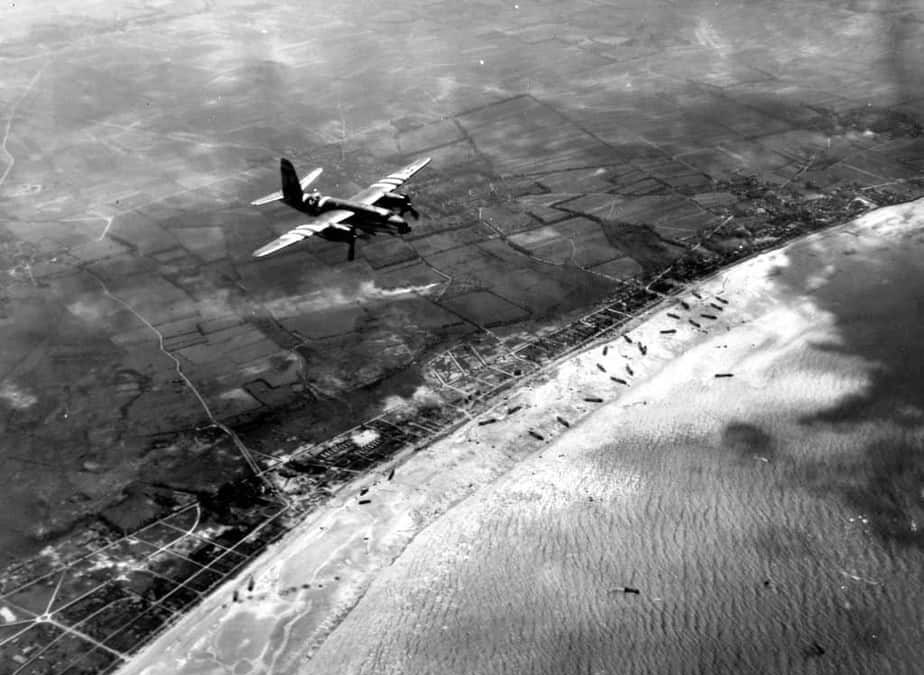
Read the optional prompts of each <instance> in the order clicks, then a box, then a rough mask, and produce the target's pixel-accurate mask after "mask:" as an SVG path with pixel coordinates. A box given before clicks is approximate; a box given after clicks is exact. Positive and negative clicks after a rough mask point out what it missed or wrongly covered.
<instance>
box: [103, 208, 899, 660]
mask: <svg viewBox="0 0 924 675" xmlns="http://www.w3.org/2000/svg"><path fill="white" fill-rule="evenodd" d="M892 208H893V210H894V209H895V208H902V207H892ZM861 218H862V217H861ZM851 227H855V223H854V221H851V222H849V223H846V224H843V225H839V226H835V227H832V228H828V229H826V230H824V231H821V232H814V233H811V234H809V235H806V236H805V237H802V238H799V239H798V240H796V242H798V243H800V244H801V243H805V242H812V241H813V240H817V239H818V238H824V237H831V236H834V235H835V234H837V233H840V232H846V231H849V230H850V229H851ZM793 243H794V242H793V241H790V242H787V243H786V244H785V245H784V246H782V247H780V248H779V249H775V250H774V251H771V252H764V253H761V254H758V255H757V256H754V257H751V258H749V259H748V260H745V261H742V262H740V263H736V264H735V265H733V266H732V267H730V268H726V269H724V270H721V271H719V272H717V273H715V274H714V275H712V276H711V277H710V278H707V279H704V280H702V281H700V282H698V283H697V285H696V288H704V287H711V286H716V284H717V283H718V281H719V280H720V279H721V277H723V276H724V275H728V274H730V273H731V272H732V271H733V270H741V269H742V268H743V267H746V266H747V265H749V264H753V261H754V260H755V259H756V258H757V257H759V256H773V255H779V252H780V251H782V250H783V249H784V248H785V247H786V246H789V245H792V244H793ZM739 273H740V272H739ZM719 286H720V287H721V284H719ZM694 290H695V288H694V289H692V290H689V291H688V292H687V294H686V295H684V294H681V295H683V297H682V298H680V300H682V301H684V302H688V303H690V302H691V301H692V302H694V303H695V302H701V301H700V300H698V299H697V298H695V296H693V295H691V293H692V292H693V291H694ZM719 292H721V291H719ZM700 294H701V295H703V300H702V302H706V301H707V300H711V299H712V298H713V297H714V296H715V295H717V294H718V293H715V292H712V294H711V295H707V294H706V293H700ZM680 300H675V299H665V300H662V301H661V302H660V303H658V304H657V305H656V306H655V307H653V308H652V309H650V310H648V311H647V312H646V313H645V315H644V316H642V317H639V321H638V325H636V326H635V327H634V328H629V329H627V332H630V333H633V332H635V333H636V334H635V337H633V338H632V339H633V343H631V344H630V343H628V342H626V341H625V340H624V339H623V338H621V337H619V336H618V335H617V336H614V337H613V338H612V339H611V340H610V341H609V342H608V345H609V347H610V349H611V350H612V353H611V355H610V356H611V358H612V356H614V355H616V354H618V355H619V356H620V357H622V358H624V359H625V360H626V361H627V362H629V363H634V364H635V365H634V366H630V368H632V373H633V375H629V373H628V372H625V370H623V371H621V372H620V374H612V375H610V374H609V369H608V365H609V364H603V363H599V361H600V359H601V356H600V355H598V354H596V353H594V352H595V350H597V349H598V348H599V347H600V346H601V345H602V342H603V341H604V340H601V343H600V344H597V345H592V346H590V347H588V348H586V349H584V350H582V351H581V352H579V353H572V354H570V355H566V356H563V357H562V358H561V360H556V361H555V362H553V363H551V364H549V365H548V366H547V368H548V369H549V370H550V371H552V370H554V371H555V372H554V374H552V373H551V372H550V373H548V374H547V379H546V380H545V381H542V379H543V378H542V377H540V376H539V374H538V373H537V374H535V375H533V376H531V378H530V379H531V381H530V382H528V383H524V384H523V385H522V386H521V387H520V388H518V389H517V390H516V391H509V392H507V394H506V395H505V396H504V397H503V399H502V400H501V401H498V402H497V403H496V404H495V405H494V406H492V407H491V408H490V409H489V411H490V410H497V409H499V408H501V407H507V408H508V409H510V408H515V407H516V406H518V405H521V406H523V407H522V408H521V409H520V410H518V411H517V412H516V413H514V414H513V415H512V416H507V417H506V418H505V419H503V420H499V422H498V423H492V424H485V425H478V421H479V419H475V420H472V421H469V422H467V423H465V424H463V425H462V426H461V427H459V428H457V429H455V430H454V431H453V432H451V433H450V434H449V435H448V436H447V437H444V438H443V439H442V440H440V441H437V442H436V443H435V444H433V445H432V446H430V447H428V448H426V449H424V450H421V451H419V452H415V453H411V455H410V456H409V457H408V459H407V460H405V461H404V463H403V464H400V465H396V469H395V475H394V478H393V480H391V481H388V480H383V478H382V476H381V475H370V476H365V477H361V478H359V479H357V480H356V481H355V482H353V483H351V484H350V485H349V486H348V487H345V488H343V489H342V490H341V491H338V494H337V495H336V497H334V499H333V500H332V501H331V503H330V504H329V505H328V506H325V507H322V509H321V510H320V512H319V513H318V515H317V516H315V517H313V518H311V519H309V520H308V521H306V522H305V523H303V524H302V525H299V526H298V527H296V528H295V529H294V530H293V531H292V532H290V533H289V534H287V535H286V536H285V537H284V538H283V539H282V540H281V541H280V542H278V543H277V544H274V545H272V546H271V548H270V550H269V551H268V552H267V553H265V554H264V555H263V556H261V558H262V559H261V560H260V561H258V562H256V561H255V562H254V563H252V564H251V565H249V566H248V568H247V570H246V571H245V572H243V573H242V574H241V576H239V577H238V581H237V582H232V583H229V584H227V585H226V586H224V587H223V588H222V589H220V590H219V591H218V592H217V593H215V594H214V595H213V596H212V597H211V598H209V599H208V600H206V601H205V602H204V603H203V604H202V605H200V606H199V607H198V608H196V609H194V610H193V611H192V612H191V613H190V614H189V615H188V616H187V617H186V618H184V619H183V620H181V621H180V622H178V623H177V624H176V625H175V626H173V627H171V628H170V629H168V631H167V632H166V633H164V634H163V635H162V636H160V637H159V638H158V639H156V640H155V641H154V642H152V643H150V644H149V645H148V646H147V647H146V648H145V649H144V650H143V651H142V652H141V653H139V654H138V655H137V656H136V657H135V658H133V659H132V662H131V663H130V664H128V665H126V666H124V667H123V669H122V670H121V671H120V672H126V673H127V672H145V673H150V674H152V675H153V673H158V672H190V673H192V672H210V671H209V670H208V668H207V667H206V663H207V662H211V663H212V664H213V665H214V663H215V661H214V659H215V658H218V656H217V655H216V654H212V653H211V651H212V649H211V648H210V647H209V646H208V645H209V644H210V643H212V644H213V645H214V644H219V643H220V642H224V640H219V638H220V637H221V636H222V634H238V633H242V634H243V633H247V634H248V635H254V634H255V633H262V632H263V631H266V632H267V633H266V637H267V638H268V637H269V635H270V634H271V633H275V632H278V628H279V625H284V626H286V628H285V629H284V632H286V639H285V640H284V641H283V642H282V643H278V644H275V645H273V644H272V641H271V640H270V641H267V640H263V641H261V640H260V639H258V638H257V637H256V636H255V637H252V638H250V641H252V642H253V643H254V645H256V644H258V643H259V644H262V645H264V647H263V648H262V649H260V650H259V653H253V654H251V656H250V658H249V659H248V658H247V657H246V656H243V655H241V654H238V655H237V657H235V658H234V659H232V661H233V662H242V661H245V660H246V661H248V662H251V663H253V664H254V666H256V665H257V663H261V662H262V663H264V665H267V664H266V662H265V661H261V659H262V658H263V656H264V655H266V654H268V653H269V652H276V653H277V654H283V653H286V649H285V647H286V646H287V643H288V642H289V641H290V640H292V639H293V638H294V631H296V630H297V631H298V634H299V635H300V640H299V642H300V644H303V645H306V646H305V647H304V651H303V650H302V649H298V650H296V651H298V652H300V654H299V658H297V659H295V660H294V661H292V660H291V659H283V660H284V661H286V663H287V664H288V665H285V664H283V663H281V662H279V661H278V660H277V661H276V662H275V663H276V667H294V666H295V664H296V663H297V662H298V661H299V659H301V658H303V657H304V656H305V655H310V653H311V651H312V650H313V649H314V645H320V644H322V643H323V641H324V639H325V638H326V637H327V636H328V635H330V633H331V632H332V631H333V630H335V629H336V627H337V626H338V625H340V624H341V622H342V620H343V619H344V618H345V617H348V616H349V614H350V613H351V611H353V609H355V607H356V604H357V603H358V602H360V601H361V599H362V597H363V596H364V595H365V593H366V591H367V590H368V588H369V585H370V584H372V583H373V582H374V578H375V576H376V574H378V573H379V572H380V571H381V570H383V569H385V568H387V567H389V566H390V565H391V564H392V563H393V562H394V561H395V560H396V559H397V558H398V557H399V556H400V555H401V553H402V552H403V551H404V550H406V548H407V547H408V546H409V545H410V544H411V543H412V542H413V541H414V540H415V539H416V537H417V536H418V535H419V534H420V533H421V532H423V531H424V530H425V529H426V528H427V527H428V526H429V525H430V524H432V523H434V522H436V521H437V520H438V519H439V518H440V517H441V516H443V515H444V514H445V513H447V512H448V511H450V510H452V509H455V508H458V507H459V506H460V505H462V504H463V503H465V502H466V501H467V500H469V499H471V498H472V497H473V496H475V495H476V494H477V493H478V491H479V490H480V489H481V488H482V487H487V486H490V485H491V484H492V483H493V482H494V481H495V480H497V479H499V478H501V477H502V476H504V475H505V474H507V473H508V472H509V471H510V469H512V468H514V467H516V466H517V465H518V464H520V463H521V462H522V461H523V460H525V459H527V458H533V457H541V455H542V452H543V451H544V449H545V448H546V447H548V445H547V444H546V443H547V441H552V440H554V438H556V437H557V436H558V435H560V434H562V433H567V432H568V431H570V430H571V429H573V427H574V425H577V424H578V420H579V417H578V416H579V415H584V414H586V413H588V412H591V411H592V410H593V409H594V408H596V407H599V406H600V405H601V404H599V403H591V402H587V401H585V400H584V399H585V398H587V397H595V398H603V399H604V400H609V399H611V398H613V397H614V396H615V397H616V398H614V399H613V401H612V402H611V403H610V404H611V405H613V404H615V401H618V400H621V397H620V394H621V393H625V392H626V391H631V388H626V387H625V386H623V385H619V384H618V383H616V382H613V381H611V380H610V379H609V378H610V377H620V379H626V381H629V380H630V379H635V380H636V381H641V380H643V379H647V378H650V377H652V376H653V375H654V374H655V373H657V372H661V371H662V370H663V369H664V367H665V366H666V365H667V364H669V363H671V362H672V361H673V360H674V359H675V358H676V357H677V356H678V355H680V354H682V353H684V352H685V351H687V350H689V349H691V348H693V347H694V346H695V345H696V344H699V343H700V342H702V341H703V340H705V339H706V334H704V333H701V332H699V329H695V327H692V328H691V330H690V331H689V332H688V334H687V336H686V337H685V338H684V339H683V340H678V339H677V337H675V336H676V334H668V335H669V336H671V339H672V340H673V341H674V342H673V344H672V345H671V346H667V347H666V346H665V345H664V344H663V343H664V342H666V340H664V339H662V340H660V341H659V340H658V337H657V336H659V335H662V333H661V332H660V331H662V330H679V329H678V328H676V327H675V326H676V321H675V320H674V319H673V318H672V317H668V316H667V313H668V309H669V305H670V304H671V303H674V304H676V303H677V302H678V301H680ZM706 304H708V302H706ZM692 306H694V305H692V304H691V307H692ZM704 306H705V305H704ZM713 311H716V310H713ZM702 313H707V312H702ZM704 321H706V320H704ZM672 327H673V328H672ZM684 330H686V329H684ZM639 341H640V342H641V343H643V344H646V345H647V346H648V350H647V354H645V355H641V354H640V353H639V350H638V342H639ZM633 359H634V360H633ZM642 361H644V362H645V363H642ZM646 364H647V365H646ZM651 364H655V365H654V367H652V365H651ZM623 365H625V364H623ZM600 366H602V367H603V368H604V369H607V372H606V373H603V372H599V368H600ZM543 370H545V368H544V369H543ZM593 371H597V372H599V375H600V378H599V380H600V381H599V384H595V386H594V388H593V391H591V390H590V388H589V387H587V386H583V385H582V383H583V382H584V380H585V379H586V378H585V376H586V375H587V373H589V372H591V373H592V372H593ZM613 372H614V373H616V370H615V369H614V370H613ZM604 380H605V382H604ZM579 389H580V391H579ZM566 394H570V395H571V396H572V397H573V400H571V401H570V402H569V403H568V404H567V405H565V404H559V405H554V406H553V405H548V404H546V405H545V406H543V404H542V401H549V400H553V401H557V400H560V398H561V397H562V396H563V395H566ZM604 405H605V404H604ZM553 408H554V410H553ZM489 411H485V412H482V413H481V414H480V415H479V416H478V417H479V418H480V419H481V420H483V419H484V418H487V417H489V416H490V415H489ZM557 418H561V419H564V420H565V421H567V422H568V424H569V425H571V426H565V425H564V424H562V422H561V421H560V419H557ZM530 431H534V432H536V433H537V434H538V435H539V436H542V438H543V440H539V439H538V438H535V437H533V436H530V435H529V432H530ZM501 437H504V438H506V439H511V438H522V439H523V440H522V442H521V443H520V444H519V448H517V449H513V450H510V451H507V452H505V451H504V450H503V449H502V448H499V447H498V446H499V445H503V444H504V443H503V441H502V440H501ZM506 445H508V446H509V443H507V444H506ZM450 471H452V472H453V473H451V474H450ZM375 473H376V474H378V472H375ZM476 482H477V483H478V485H477V487H476ZM366 488H368V490H369V491H368V492H366V493H365V494H364V495H360V492H361V491H362V490H364V489H366ZM361 496H362V497H363V498H364V499H370V500H371V502H370V503H368V504H359V498H360V497H361ZM350 530H352V531H353V535H352V536H350V534H349V531H350ZM363 537H368V538H367V539H363ZM299 547H300V548H301V549H302V553H301V554H300V553H299V552H298V551H294V550H293V551H289V552H288V553H287V552H286V550H287V549H296V548H299ZM312 547H318V548H326V549H330V550H331V551H332V552H331V554H330V555H327V556H322V557H320V558H318V557H316V556H315V557H312V556H310V555H308V556H307V557H306V554H305V552H304V551H305V549H308V548H312ZM347 553H348V555H347ZM311 561H314V562H313V564H314V565H315V567H314V572H313V574H312V575H311V576H310V577H309V580H307V581H305V580H304V575H303V574H302V573H301V572H300V571H299V570H303V569H304V568H305V567H306V566H310V565H311V564H312V562H311ZM261 568H262V572H261ZM335 569H336V570H337V571H338V572H339V573H338V574H334V570H335ZM250 574H252V575H253V578H254V582H253V590H252V591H251V592H249V593H248V592H246V590H245V588H246V587H245V583H246V579H247V578H248V575H250ZM325 574H326V575H327V576H325ZM333 577H339V578H338V579H334V578H333ZM319 579H321V581H319ZM299 582H300V583H299ZM305 584H307V585H308V586H309V587H308V588H305V587H304V586H305ZM235 586H237V592H238V594H239V597H242V602H240V603H233V602H231V603H229V602H228V599H229V597H230V596H231V595H232V593H233V589H234V587H235ZM322 589H323V593H321V591H322ZM248 596H249V597H248ZM274 596H275V597H274ZM322 596H323V597H322ZM222 601H223V602H222ZM248 603H250V605H249V604H248ZM223 605H224V606H223ZM319 614H320V615H323V617H322V616H318V615H319ZM312 615H315V616H314V617H313V619H312V618H311V617H312ZM248 617H250V618H248ZM267 617H276V620H275V621H267ZM279 617H286V618H284V619H281V618H279ZM191 624H193V625H195V624H197V625H198V626H199V629H198V630H197V631H195V633H196V634H197V635H199V637H190V635H189V633H188V632H187V633H186V637H185V638H183V639H180V640H179V642H175V640H176V639H177V634H178V633H180V632H183V631H184V629H188V626H189V625H191ZM308 624H314V625H313V627H310V626H309V625H308ZM271 625H272V628H271ZM206 626H209V628H206V630H205V633H204V634H202V630H203V628H205V627H206ZM213 631H214V633H213ZM225 637H227V635H225ZM215 640H219V641H218V642H215ZM171 642H172V643H173V644H171ZM289 646H291V645H289ZM254 649H255V647H254ZM155 651H157V652H158V653H157V654H154V652H155ZM171 654H172V655H173V657H171ZM179 654H182V655H183V656H182V657H179V656H177V655H179ZM197 654H198V656H197ZM227 656H228V657H230V655H227ZM290 656H291V655H290ZM199 657H201V658H199ZM171 658H173V659H174V660H173V661H172V662H171V661H170V659H171ZM251 659H253V661H251ZM168 663H169V665H168ZM171 669H174V670H171Z"/></svg>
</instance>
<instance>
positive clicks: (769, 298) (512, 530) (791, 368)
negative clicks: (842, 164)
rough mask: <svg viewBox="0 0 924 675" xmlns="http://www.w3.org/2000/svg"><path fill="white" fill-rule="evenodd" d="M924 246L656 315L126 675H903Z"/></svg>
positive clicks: (805, 258)
mask: <svg viewBox="0 0 924 675" xmlns="http://www.w3.org/2000/svg"><path fill="white" fill-rule="evenodd" d="M922 222H924V201H919V202H915V203H913V204H909V205H903V206H898V207H892V208H888V209H881V210H879V211H875V212H871V213H869V214H866V215H865V216H863V217H861V218H860V219H858V220H857V221H855V222H853V223H850V224H848V225H845V226H842V227H838V228H834V229H831V230H829V231H826V232H823V233H820V234H817V235H813V236H811V237H808V238H806V239H804V240H800V241H798V242H796V243H793V244H791V245H789V246H787V247H785V248H783V249H780V250H778V251H774V252H771V253H768V254H764V255H762V256H759V257H756V258H753V259H750V260H748V261H746V262H744V263H742V264H739V265H737V266H735V267H733V268H731V269H729V270H727V271H725V272H723V273H721V274H719V275H718V276H716V277H715V278H713V279H711V280H708V281H706V282H704V283H702V284H700V285H699V286H698V287H696V288H692V289H689V291H688V292H686V293H684V294H682V295H681V296H679V297H678V298H677V299H673V300H669V301H666V302H665V304H664V305H663V306H661V307H659V308H658V309H657V310H655V311H654V312H653V313H651V314H650V315H649V316H648V317H646V318H645V320H644V321H643V322H642V323H640V324H639V325H637V326H635V327H633V328H632V330H630V331H629V332H628V338H624V337H622V336H619V335H615V336H613V340H612V342H610V343H607V344H601V345H598V346H595V347H594V348H593V349H591V350H589V351H587V352H584V353H582V354H580V355H578V356H575V357H572V358H569V359H567V360H566V361H564V362H562V363H560V364H558V365H557V366H556V368H554V369H553V370H552V371H550V372H549V373H548V374H547V376H546V377H545V378H544V379H542V380H537V381H536V382H534V383H533V384H532V385H531V386H529V387H527V388H526V389H524V390H522V391H518V392H516V393H515V394H512V395H511V397H510V399H509V400H505V401H500V402H499V403H498V406H497V408H496V410H495V412H494V413H493V414H494V416H495V417H496V418H497V420H498V421H496V422H494V423H492V424H486V425H479V424H478V421H479V420H473V421H472V422H471V423H470V424H468V425H466V426H465V427H463V428H461V429H460V430H459V431H458V432H456V433H455V434H453V435H452V436H450V437H448V438H446V439H444V440H442V441H440V442H439V443H436V444H434V445H433V446H431V447H430V448H428V449H426V450H424V451H422V452H419V453H417V454H414V455H413V456H411V457H410V458H409V459H407V460H406V461H405V462H404V463H402V464H400V465H399V466H397V468H396V471H395V475H394V477H393V478H392V480H388V479H387V476H386V474H385V473H383V474H381V475H378V474H377V475H375V476H370V477H367V478H365V479H363V480H361V481H359V482H357V483H356V484H355V485H354V486H351V487H350V488H349V489H348V490H345V491H344V492H343V493H342V494H340V495H339V496H338V498H337V500H336V502H335V503H334V504H332V505H331V506H330V507H328V508H326V509H325V510H324V511H323V512H321V513H319V514H318V515H317V516H316V517H315V518H314V519H312V521H310V522H307V523H305V524H304V525H303V526H302V527H301V528H300V529H299V530H298V531H296V532H294V533H292V534H291V535H290V536H288V537H287V538H286V539H285V540H283V541H282V542H280V543H279V544H277V545H276V546H275V547H274V548H273V549H271V550H270V551H269V552H268V554H267V555H266V556H264V558H263V559H262V560H260V561H259V562H258V563H257V564H256V565H254V566H253V567H252V569H251V570H250V571H249V572H248V573H247V574H245V575H244V576H243V577H242V578H241V579H240V580H239V582H238V583H237V585H236V586H234V587H227V588H225V589H223V590H222V591H221V592H220V593H218V594H217V595H216V596H215V597H214V598H212V599H211V600H209V601H208V602H206V603H205V604H204V605H203V606H202V607H200V608H198V609H197V610H195V611H194V612H192V613H191V614H190V615H189V616H188V617H187V618H186V619H185V620H184V621H182V622H181V623H180V624H178V625H177V626H175V627H174V628H173V629H171V630H170V631H168V632H167V633H166V634H165V635H163V636H162V637H161V638H160V639H159V640H158V641H156V642H154V643H153V644H152V645H150V646H149V647H148V648H147V649H146V650H145V651H144V652H143V653H142V654H141V655H140V656H139V657H138V658H137V659H135V660H134V661H133V663H132V664H130V665H129V666H127V667H126V668H124V669H123V671H122V672H145V673H149V674H152V675H153V674H154V673H175V672H182V673H207V672H209V673H211V672H215V673H217V672H235V673H257V672H304V673H436V672H439V673H550V674H551V673H617V672H627V673H628V672H631V673H666V672H671V673H683V672H689V673H700V672H710V673H720V672H721V673H740V672H748V673H757V672H760V673H763V672H766V673H780V672H816V673H823V672H824V673H865V672H881V673H902V672H908V673H911V672H917V671H918V668H919V667H920V665H921V664H922V663H924V646H922V645H924V634H922V629H921V626H924V609H922V607H924V602H922V600H924V594H922V592H921V588H922V581H924V579H922V570H924V552H922V542H924V535H922V534H921V532H922V529H921V528H922V526H924V493H922V481H921V478H922V475H924V451H922V429H924V428H922V424H924V410H922V403H921V402H922V400H924V397H922V394H924V384H922V379H921V375H922V359H924V357H922V355H921V354H920V352H919V349H918V344H919V334H920V330H919V329H920V323H921V320H922V309H924V305H922V303H921V300H920V290H919V289H920V288H921V287H922V285H924V263H922V262H921V260H922V252H924V234H922V233H921V231H920V225H921V223H922ZM643 352H644V353H643ZM623 382H625V384H623ZM588 399H590V400H588ZM596 399H603V401H602V402H598V401H597V400H596ZM518 406H522V408H519V409H517V407H518ZM508 412H509V414H508ZM530 432H533V434H531V433H530ZM387 470H388V469H386V471H387ZM366 488H368V490H367V491H365V492H363V493H362V494H360V492H361V491H362V490H366ZM366 500H368V502H367V501H366ZM360 501H362V502H363V503H360ZM251 577H252V581H251ZM235 590H237V598H238V601H237V602H235V601H234V599H233V595H232V594H233V592H234V591H235ZM633 591H637V593H636V592H633Z"/></svg>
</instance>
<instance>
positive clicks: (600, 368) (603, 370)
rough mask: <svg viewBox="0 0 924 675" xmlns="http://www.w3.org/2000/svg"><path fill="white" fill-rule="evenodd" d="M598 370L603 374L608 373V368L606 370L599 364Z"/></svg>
mask: <svg viewBox="0 0 924 675" xmlns="http://www.w3.org/2000/svg"><path fill="white" fill-rule="evenodd" d="M597 370H599V371H600V372H601V373H605V372H606V368H604V367H603V366H601V365H600V364H599V363H598V364H597Z"/></svg>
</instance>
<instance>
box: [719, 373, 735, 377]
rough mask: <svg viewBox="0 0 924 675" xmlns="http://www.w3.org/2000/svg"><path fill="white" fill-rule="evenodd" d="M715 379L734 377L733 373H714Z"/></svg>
mask: <svg viewBox="0 0 924 675" xmlns="http://www.w3.org/2000/svg"><path fill="white" fill-rule="evenodd" d="M715 376H716V377H734V376H735V375H734V373H716V374H715Z"/></svg>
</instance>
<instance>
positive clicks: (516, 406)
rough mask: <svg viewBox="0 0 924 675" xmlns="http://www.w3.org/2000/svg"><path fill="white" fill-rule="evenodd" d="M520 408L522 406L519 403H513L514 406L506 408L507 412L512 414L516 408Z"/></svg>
mask: <svg viewBox="0 0 924 675" xmlns="http://www.w3.org/2000/svg"><path fill="white" fill-rule="evenodd" d="M522 408H523V406H521V405H515V406H513V407H512V408H507V414H508V415H512V414H513V413H515V412H516V411H517V410H520V409H522Z"/></svg>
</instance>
